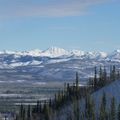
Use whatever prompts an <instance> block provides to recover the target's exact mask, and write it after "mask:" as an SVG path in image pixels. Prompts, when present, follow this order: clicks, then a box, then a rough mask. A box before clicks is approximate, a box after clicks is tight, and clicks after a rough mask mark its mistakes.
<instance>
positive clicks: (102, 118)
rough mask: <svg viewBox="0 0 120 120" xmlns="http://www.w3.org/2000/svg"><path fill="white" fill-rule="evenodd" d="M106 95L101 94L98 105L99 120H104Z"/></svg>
mask: <svg viewBox="0 0 120 120" xmlns="http://www.w3.org/2000/svg"><path fill="white" fill-rule="evenodd" d="M106 115H107V112H106V94H105V93H103V97H102V101H101V105H100V114H99V120H106Z"/></svg>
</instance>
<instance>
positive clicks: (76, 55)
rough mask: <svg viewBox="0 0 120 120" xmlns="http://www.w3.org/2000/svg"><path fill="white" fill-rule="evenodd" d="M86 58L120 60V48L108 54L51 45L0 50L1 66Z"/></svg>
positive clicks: (94, 60) (85, 59)
mask: <svg viewBox="0 0 120 120" xmlns="http://www.w3.org/2000/svg"><path fill="white" fill-rule="evenodd" d="M75 59H77V60H78V59H79V60H84V62H86V61H87V62H88V63H89V61H90V60H92V62H96V61H98V62H99V61H104V62H106V61H112V62H117V63H118V62H120V50H115V51H114V52H112V53H110V54H108V53H106V52H84V51H81V50H65V49H63V48H58V47H51V48H48V49H47V50H39V49H35V50H31V51H22V52H20V51H8V50H4V51H1V52H0V65H1V66H0V68H7V67H9V68H11V67H18V66H28V65H35V66H37V65H40V64H43V65H44V64H52V63H54V64H55V63H61V62H67V61H70V60H75Z"/></svg>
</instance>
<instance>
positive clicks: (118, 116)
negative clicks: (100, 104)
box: [117, 104, 120, 120]
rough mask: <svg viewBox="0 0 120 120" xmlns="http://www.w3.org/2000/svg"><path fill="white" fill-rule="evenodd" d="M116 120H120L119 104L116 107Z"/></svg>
mask: <svg viewBox="0 0 120 120" xmlns="http://www.w3.org/2000/svg"><path fill="white" fill-rule="evenodd" d="M117 119H118V120H120V104H119V105H118V110H117Z"/></svg>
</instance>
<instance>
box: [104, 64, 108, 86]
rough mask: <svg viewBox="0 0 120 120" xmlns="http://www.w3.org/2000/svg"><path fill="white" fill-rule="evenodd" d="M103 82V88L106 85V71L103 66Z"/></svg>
mask: <svg viewBox="0 0 120 120" xmlns="http://www.w3.org/2000/svg"><path fill="white" fill-rule="evenodd" d="M103 80H104V81H103V86H105V85H106V83H107V71H106V68H105V66H104V73H103Z"/></svg>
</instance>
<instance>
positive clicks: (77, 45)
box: [0, 0, 120, 51]
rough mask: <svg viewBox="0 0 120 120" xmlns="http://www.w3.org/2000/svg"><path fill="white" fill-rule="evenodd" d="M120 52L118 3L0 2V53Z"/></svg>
mask: <svg viewBox="0 0 120 120" xmlns="http://www.w3.org/2000/svg"><path fill="white" fill-rule="evenodd" d="M51 46H57V47H62V48H66V49H81V50H85V51H95V50H97V51H113V50H115V49H120V1H119V0H74V1H73V0H60V1H58V0H34V1H33V0H12V1H10V0H0V50H5V49H7V50H31V49H46V48H48V47H51Z"/></svg>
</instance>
